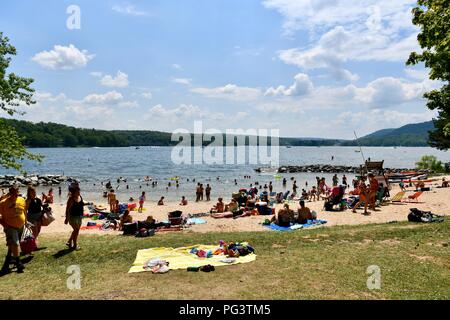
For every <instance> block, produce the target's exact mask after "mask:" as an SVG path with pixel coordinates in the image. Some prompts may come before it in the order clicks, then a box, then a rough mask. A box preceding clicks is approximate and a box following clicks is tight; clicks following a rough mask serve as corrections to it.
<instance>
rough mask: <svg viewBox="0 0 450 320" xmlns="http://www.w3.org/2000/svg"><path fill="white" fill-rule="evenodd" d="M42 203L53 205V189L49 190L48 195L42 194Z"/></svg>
mask: <svg viewBox="0 0 450 320" xmlns="http://www.w3.org/2000/svg"><path fill="white" fill-rule="evenodd" d="M42 203H43V204H45V203H48V204H52V203H53V188H50V190H48V194H45V193H42Z"/></svg>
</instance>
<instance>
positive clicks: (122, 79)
mask: <svg viewBox="0 0 450 320" xmlns="http://www.w3.org/2000/svg"><path fill="white" fill-rule="evenodd" d="M100 84H101V85H102V86H105V87H112V88H123V87H127V86H128V84H129V81H128V75H127V74H126V73H123V72H121V71H117V74H116V76H115V77H114V76H111V75H109V74H107V75H105V76H103V77H102V78H101V79H100Z"/></svg>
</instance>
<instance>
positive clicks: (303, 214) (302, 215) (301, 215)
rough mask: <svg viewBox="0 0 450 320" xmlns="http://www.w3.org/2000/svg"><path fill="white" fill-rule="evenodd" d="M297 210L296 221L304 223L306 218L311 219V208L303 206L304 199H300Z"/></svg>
mask: <svg viewBox="0 0 450 320" xmlns="http://www.w3.org/2000/svg"><path fill="white" fill-rule="evenodd" d="M297 212H298V218H297V223H300V224H306V223H308V220H313V216H312V213H311V210H310V209H309V208H308V207H305V201H303V200H300V208H298V210H297Z"/></svg>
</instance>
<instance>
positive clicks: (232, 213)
mask: <svg viewBox="0 0 450 320" xmlns="http://www.w3.org/2000/svg"><path fill="white" fill-rule="evenodd" d="M228 211H229V212H228ZM250 213H251V211H250ZM244 214H245V212H244V210H242V209H241V208H240V207H239V204H238V202H237V201H236V200H235V199H231V202H230V203H229V204H228V205H226V206H225V212H224V213H213V214H212V215H211V217H212V218H215V219H222V218H239V217H241V216H243V215H244ZM248 215H250V214H248Z"/></svg>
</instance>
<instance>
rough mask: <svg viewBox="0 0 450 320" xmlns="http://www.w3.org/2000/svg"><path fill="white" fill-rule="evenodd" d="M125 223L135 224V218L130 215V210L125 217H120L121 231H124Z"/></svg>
mask: <svg viewBox="0 0 450 320" xmlns="http://www.w3.org/2000/svg"><path fill="white" fill-rule="evenodd" d="M125 223H133V217H132V216H131V215H130V211H129V210H125V212H124V213H123V215H121V216H120V223H119V231H122V230H123V225H124V224H125Z"/></svg>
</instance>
